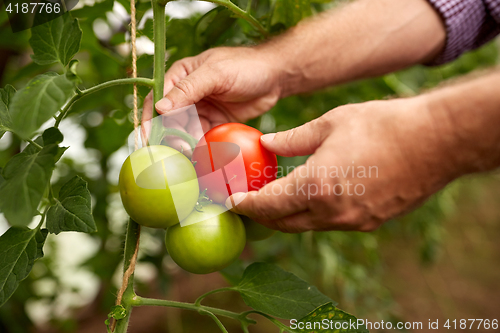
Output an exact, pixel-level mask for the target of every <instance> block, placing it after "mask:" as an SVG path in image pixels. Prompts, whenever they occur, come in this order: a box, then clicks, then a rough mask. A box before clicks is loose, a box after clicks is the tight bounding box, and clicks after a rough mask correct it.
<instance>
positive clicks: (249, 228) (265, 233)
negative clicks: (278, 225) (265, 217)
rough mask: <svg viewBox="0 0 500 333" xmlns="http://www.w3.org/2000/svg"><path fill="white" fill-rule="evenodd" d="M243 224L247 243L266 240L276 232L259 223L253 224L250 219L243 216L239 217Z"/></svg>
mask: <svg viewBox="0 0 500 333" xmlns="http://www.w3.org/2000/svg"><path fill="white" fill-rule="evenodd" d="M239 217H240V218H241V220H242V221H243V224H244V225H245V232H246V235H247V241H249V242H257V241H261V240H264V239H268V238H269V237H271V236H272V235H274V234H275V233H276V230H273V229H269V228H268V227H265V226H263V225H262V224H260V223H257V222H255V221H254V220H252V219H251V218H249V217H248V216H245V215H239Z"/></svg>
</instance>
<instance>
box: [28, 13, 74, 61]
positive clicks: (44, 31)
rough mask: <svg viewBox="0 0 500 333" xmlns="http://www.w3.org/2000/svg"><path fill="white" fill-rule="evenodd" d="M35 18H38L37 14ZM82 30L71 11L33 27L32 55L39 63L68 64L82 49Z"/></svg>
mask: <svg viewBox="0 0 500 333" xmlns="http://www.w3.org/2000/svg"><path fill="white" fill-rule="evenodd" d="M39 15H40V14H38V15H36V16H35V20H37V16H39ZM81 39H82V30H81V29H80V26H79V24H78V20H77V19H74V18H73V17H71V14H70V13H69V12H67V13H65V14H64V15H61V16H58V17H56V18H54V19H51V20H49V21H47V22H45V23H43V24H41V25H38V26H34V27H33V28H32V29H31V38H30V45H31V47H32V48H33V52H34V54H33V55H32V56H31V59H33V61H34V62H36V63H37V64H39V65H48V64H53V63H55V62H60V63H61V64H62V65H63V66H66V65H67V64H68V63H69V61H70V60H71V59H72V58H73V56H74V55H75V54H76V53H77V52H78V50H79V49H80V41H81Z"/></svg>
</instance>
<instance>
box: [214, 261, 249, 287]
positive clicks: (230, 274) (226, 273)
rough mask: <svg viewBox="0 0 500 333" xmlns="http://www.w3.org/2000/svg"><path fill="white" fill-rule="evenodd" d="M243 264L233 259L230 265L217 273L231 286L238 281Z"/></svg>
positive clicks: (243, 267) (243, 268) (241, 273)
mask: <svg viewBox="0 0 500 333" xmlns="http://www.w3.org/2000/svg"><path fill="white" fill-rule="evenodd" d="M244 271H245V266H244V264H243V261H241V260H235V261H234V262H233V263H232V264H231V265H229V266H228V267H226V268H224V269H223V270H221V271H219V273H220V274H221V275H222V276H223V277H224V278H225V279H226V280H227V281H228V282H229V283H230V284H231V285H233V286H235V285H237V284H238V283H240V281H241V279H242V277H243V272H244Z"/></svg>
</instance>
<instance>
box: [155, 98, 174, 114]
mask: <svg viewBox="0 0 500 333" xmlns="http://www.w3.org/2000/svg"><path fill="white" fill-rule="evenodd" d="M155 107H156V109H157V110H158V111H162V112H167V111H170V110H172V102H171V101H170V100H169V99H168V98H166V97H165V98H162V99H160V100H159V101H158V102H157V103H156V104H155Z"/></svg>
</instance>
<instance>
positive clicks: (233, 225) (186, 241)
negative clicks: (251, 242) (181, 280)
mask: <svg viewBox="0 0 500 333" xmlns="http://www.w3.org/2000/svg"><path fill="white" fill-rule="evenodd" d="M182 225H183V226H181V224H177V225H174V226H172V227H170V228H168V229H167V233H166V235H165V244H166V246H167V250H168V253H169V254H170V256H171V257H172V259H173V260H174V261H175V262H176V263H177V265H179V266H180V267H182V268H183V269H185V270H186V271H188V272H191V273H195V274H208V273H212V272H215V271H219V270H221V269H223V268H225V267H227V266H229V265H230V264H231V263H232V262H233V261H235V260H236V259H237V258H238V257H239V256H240V254H241V252H242V251H243V248H244V247H245V227H244V226H243V222H241V219H240V218H239V217H238V215H236V214H234V213H232V212H230V211H227V210H226V209H225V208H223V207H222V206H219V205H215V204H212V205H208V206H205V207H203V208H202V210H201V211H197V210H194V211H193V212H192V213H191V214H190V215H189V216H188V217H187V218H186V219H185V220H184V221H182Z"/></svg>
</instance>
